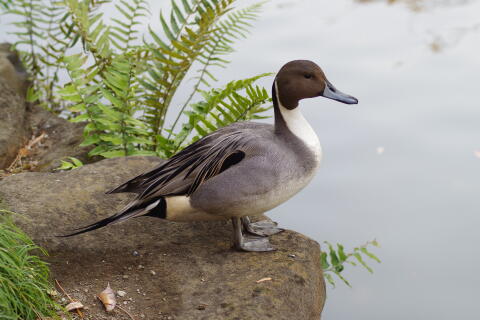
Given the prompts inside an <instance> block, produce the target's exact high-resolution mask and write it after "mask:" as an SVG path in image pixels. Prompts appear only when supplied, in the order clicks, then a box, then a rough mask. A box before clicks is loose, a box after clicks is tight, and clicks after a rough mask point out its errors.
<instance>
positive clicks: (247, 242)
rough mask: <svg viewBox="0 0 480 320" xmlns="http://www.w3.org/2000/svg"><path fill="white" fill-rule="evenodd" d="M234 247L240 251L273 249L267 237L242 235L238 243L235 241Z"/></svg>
mask: <svg viewBox="0 0 480 320" xmlns="http://www.w3.org/2000/svg"><path fill="white" fill-rule="evenodd" d="M235 248H236V249H238V250H241V251H257V252H266V251H275V250H276V249H275V248H274V247H272V245H271V244H270V241H269V240H268V238H267V237H255V236H245V235H244V236H243V239H242V241H241V242H240V243H235Z"/></svg>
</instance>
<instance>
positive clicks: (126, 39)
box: [110, 0, 150, 51]
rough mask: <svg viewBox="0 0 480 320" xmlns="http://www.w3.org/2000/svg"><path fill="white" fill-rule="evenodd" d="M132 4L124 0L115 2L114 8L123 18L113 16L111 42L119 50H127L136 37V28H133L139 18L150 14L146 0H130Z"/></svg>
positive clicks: (138, 22) (137, 23)
mask: <svg viewBox="0 0 480 320" xmlns="http://www.w3.org/2000/svg"><path fill="white" fill-rule="evenodd" d="M131 2H132V4H130V3H129V2H127V1H126V0H120V1H119V3H118V4H115V8H116V9H117V10H118V12H119V13H120V14H121V16H122V17H123V19H117V18H113V19H112V21H113V22H114V26H113V27H112V29H111V30H110V36H111V39H110V40H111V41H112V44H113V45H114V46H115V47H116V48H117V49H119V50H122V51H124V50H127V51H128V50H129V49H130V48H131V47H132V42H133V41H134V40H135V39H137V34H138V30H136V29H135V27H136V26H137V25H139V24H140V21H139V19H140V18H141V17H145V16H147V15H148V14H150V11H149V10H148V3H147V1H146V0H132V1H131Z"/></svg>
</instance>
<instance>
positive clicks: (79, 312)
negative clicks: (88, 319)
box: [55, 279, 83, 318]
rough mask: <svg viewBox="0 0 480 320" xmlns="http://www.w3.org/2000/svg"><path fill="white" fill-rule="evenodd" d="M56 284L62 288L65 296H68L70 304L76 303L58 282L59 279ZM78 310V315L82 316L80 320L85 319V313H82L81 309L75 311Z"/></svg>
mask: <svg viewBox="0 0 480 320" xmlns="http://www.w3.org/2000/svg"><path fill="white" fill-rule="evenodd" d="M55 283H56V284H57V286H58V287H59V288H60V290H62V292H63V294H64V295H66V296H67V298H68V299H69V300H70V302H75V300H73V299H72V297H70V296H69V295H68V293H67V292H66V291H65V290H64V289H63V288H62V286H61V285H60V282H58V280H57V279H55ZM75 310H77V313H78V315H79V316H80V318H83V313H82V311H80V309H75Z"/></svg>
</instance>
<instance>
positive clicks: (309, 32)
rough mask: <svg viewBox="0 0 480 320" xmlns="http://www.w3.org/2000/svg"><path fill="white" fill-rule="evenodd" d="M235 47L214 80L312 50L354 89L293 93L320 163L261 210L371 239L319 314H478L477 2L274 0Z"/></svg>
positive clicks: (299, 225) (322, 232) (340, 235)
mask: <svg viewBox="0 0 480 320" xmlns="http://www.w3.org/2000/svg"><path fill="white" fill-rule="evenodd" d="M249 2H250V3H252V2H253V1H250V0H248V1H245V3H249ZM164 3H166V2H164ZM161 4H162V2H157V1H153V0H152V12H155V13H156V12H158V10H157V8H158V7H159V6H160V5H161ZM242 4H243V2H242ZM154 16H156V14H154ZM2 22H5V20H3V21H2ZM0 40H10V41H12V39H11V38H10V39H9V38H8V36H7V38H5V35H4V38H3V39H0ZM237 48H238V51H237V52H236V53H235V54H234V55H233V56H232V57H231V60H232V61H233V63H232V64H231V65H230V67H229V68H228V69H226V70H223V71H220V72H219V79H220V82H219V84H221V83H225V82H226V81H229V80H232V79H239V78H244V77H249V76H252V75H254V74H258V73H262V72H275V71H277V70H278V69H279V68H280V67H281V66H282V65H283V64H284V63H285V62H287V61H290V60H293V59H300V58H301V59H310V60H313V61H315V62H317V63H318V64H320V65H321V66H322V68H323V69H324V71H325V73H326V74H327V76H328V77H329V79H330V81H331V82H332V83H333V84H334V85H335V86H336V87H337V88H338V89H340V90H342V91H344V92H346V93H349V94H351V95H354V96H355V97H357V98H358V99H359V100H360V103H359V104H358V105H357V106H354V107H351V106H346V105H343V104H339V103H336V102H333V101H329V100H326V99H312V100H306V101H304V102H303V103H302V111H303V112H304V114H305V115H306V117H307V119H309V121H310V122H311V124H312V126H313V128H314V129H315V130H316V131H317V133H318V135H319V137H320V140H321V142H322V146H323V150H324V159H323V163H322V168H321V170H320V171H319V174H318V175H317V177H316V178H315V180H314V181H313V182H312V183H311V184H310V186H308V187H307V188H306V189H305V190H304V191H302V192H301V193H300V194H299V195H297V196H296V197H295V198H293V199H292V200H291V201H289V202H288V203H286V204H284V205H282V206H280V207H278V208H276V209H275V210H272V211H271V212H270V213H269V216H270V217H271V218H273V219H274V220H277V221H278V222H279V223H280V224H281V225H282V226H284V227H286V228H289V229H293V230H296V231H299V232H301V233H304V234H306V235H308V236H310V237H312V238H314V239H316V240H317V241H318V242H322V241H324V240H328V241H330V242H333V243H336V242H340V243H343V244H344V245H345V246H346V247H347V248H352V247H354V246H357V245H360V244H362V243H364V242H366V241H367V240H372V239H374V238H376V239H377V240H378V241H379V242H380V243H381V245H382V247H381V248H380V249H376V250H374V252H375V253H376V254H377V255H378V256H379V257H380V258H381V259H382V263H381V264H376V263H374V262H372V263H371V266H372V267H373V268H374V270H375V273H374V274H373V275H371V274H369V273H368V272H366V271H365V270H362V269H360V268H348V269H347V270H346V271H345V272H344V273H345V276H346V277H347V278H348V279H349V280H350V282H351V284H352V286H353V288H351V289H350V288H348V287H346V286H345V285H343V284H342V283H341V282H339V281H338V282H337V288H335V289H332V288H329V290H328V301H327V303H326V307H325V310H324V315H323V319H325V320H337V319H340V320H341V319H345V320H346V319H357V320H363V319H364V320H374V319H378V320H384V319H389V320H396V319H398V320H400V319H402V320H403V319H415V320H417V319H418V320H420V319H436V320H447V319H462V320H463V319H465V320H468V319H478V301H477V300H478V298H479V294H478V287H479V286H480V275H479V273H478V268H479V267H478V266H479V265H480V255H479V248H478V243H479V242H480V233H479V229H480V213H479V209H480V195H479V188H480V58H479V54H480V1H467V0H463V1H453V0H452V1H448V0H429V1H420V0H404V1H399V0H397V1H395V0H376V1H375V0H356V1H355V0H337V1H326V0H303V1H302V0H296V1H293V0H292V1H289V0H275V1H271V2H270V3H268V4H267V5H266V9H265V11H264V13H263V14H262V15H261V18H260V19H259V21H258V22H257V23H256V27H255V29H254V31H253V33H252V35H251V37H250V38H249V39H247V40H244V41H242V42H241V43H239V44H238V45H237ZM271 80H272V79H268V80H266V81H265V82H264V84H265V86H267V87H270V86H271Z"/></svg>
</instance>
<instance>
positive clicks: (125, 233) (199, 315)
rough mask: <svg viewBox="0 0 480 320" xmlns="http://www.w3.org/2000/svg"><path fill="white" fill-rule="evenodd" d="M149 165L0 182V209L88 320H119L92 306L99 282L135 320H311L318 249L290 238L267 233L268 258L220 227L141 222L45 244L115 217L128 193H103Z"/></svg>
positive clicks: (319, 299) (317, 298)
mask: <svg viewBox="0 0 480 320" xmlns="http://www.w3.org/2000/svg"><path fill="white" fill-rule="evenodd" d="M158 161H159V160H158V159H156V158H148V157H128V158H117V159H110V160H103V161H100V162H97V163H94V164H90V165H85V166H84V167H81V168H79V169H76V170H73V171H70V172H59V173H33V172H30V173H21V174H17V175H14V176H9V177H6V178H4V179H3V180H2V181H0V206H3V207H6V208H8V209H10V210H12V211H15V212H17V213H20V214H21V216H22V217H25V219H24V218H18V219H17V220H18V224H19V225H20V226H21V227H22V228H23V229H24V230H25V231H26V232H27V233H28V234H29V235H30V236H32V237H33V239H34V240H35V241H36V242H37V243H39V244H40V245H42V246H44V247H45V248H47V249H48V251H49V252H50V257H49V258H48V261H49V262H50V263H51V268H52V271H53V276H54V277H55V278H56V279H58V280H59V281H60V282H61V283H62V285H63V287H64V288H65V289H66V291H67V292H69V293H70V294H71V295H73V296H74V298H77V299H80V300H81V301H82V302H83V303H84V304H86V305H87V306H88V308H89V310H88V311H87V312H86V314H87V319H128V317H126V316H125V315H124V314H123V313H122V312H120V311H117V312H116V313H114V314H113V315H109V314H106V313H105V312H104V311H103V310H102V307H101V306H100V304H99V302H98V301H96V300H95V299H94V297H93V295H94V294H95V293H99V292H100V291H102V290H103V289H104V287H105V286H106V284H107V283H110V285H111V287H112V288H113V289H114V290H124V291H126V292H127V295H126V296H125V297H122V298H118V299H119V302H120V303H121V306H123V307H124V308H127V310H129V311H130V312H131V313H132V314H133V315H135V316H136V318H137V319H140V318H141V317H142V314H143V315H144V318H146V319H186V320H189V319H192V320H193V319H209V320H211V319H242V320H245V319H255V320H258V319H298V320H300V319H315V320H317V319H319V318H320V313H321V311H322V308H323V303H324V301H325V284H324V280H323V275H322V271H321V268H320V248H319V245H318V243H316V242H315V241H313V240H311V239H309V238H307V237H305V236H303V235H301V234H298V233H295V232H292V231H286V232H284V233H281V234H278V235H274V236H272V237H271V241H272V243H273V245H275V246H276V247H277V248H278V251H276V252H270V253H245V252H236V251H234V250H232V249H231V240H230V232H231V231H230V230H231V226H230V223H229V222H215V223H172V222H168V221H164V220H160V219H155V218H149V217H142V218H138V219H133V220H130V221H127V222H125V223H120V224H116V225H112V226H108V227H106V228H104V229H100V230H96V231H94V232H90V233H86V234H84V235H79V236H76V237H72V238H55V237H53V236H54V235H55V234H62V233H65V232H66V231H67V230H68V229H72V228H75V227H79V226H83V225H85V224H88V223H91V222H94V221H96V220H98V219H100V218H103V217H106V216H108V215H110V214H113V213H115V212H116V211H117V210H119V209H120V208H121V207H122V206H123V205H124V204H125V203H126V202H127V201H128V199H129V198H130V197H131V196H132V195H105V194H104V192H105V191H106V190H108V189H110V188H112V187H114V186H116V185H117V184H119V183H121V182H123V181H124V180H126V179H128V178H130V177H133V176H135V175H137V174H139V173H141V172H143V171H144V170H146V169H148V168H151V167H153V166H155V165H156V164H158ZM266 277H269V278H271V280H267V281H263V282H260V283H257V280H260V279H262V278H266ZM129 298H131V299H132V301H130V300H128V299H129ZM124 301H126V304H124V303H123V302H124ZM169 317H170V318H169Z"/></svg>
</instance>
